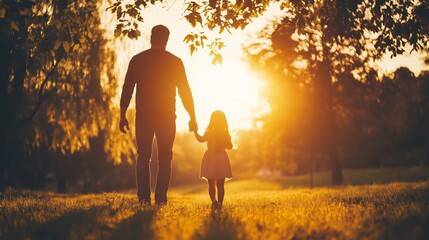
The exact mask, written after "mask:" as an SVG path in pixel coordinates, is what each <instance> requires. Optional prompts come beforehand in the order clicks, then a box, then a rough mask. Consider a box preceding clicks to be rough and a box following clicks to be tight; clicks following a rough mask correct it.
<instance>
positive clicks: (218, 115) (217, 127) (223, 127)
mask: <svg viewBox="0 0 429 240" xmlns="http://www.w3.org/2000/svg"><path fill="white" fill-rule="evenodd" d="M207 130H209V131H210V130H212V131H213V130H214V131H227V132H228V122H227V120H226V116H225V113H224V112H222V111H220V110H216V111H214V112H213V113H212V115H211V116H210V123H209V126H208V127H207Z"/></svg>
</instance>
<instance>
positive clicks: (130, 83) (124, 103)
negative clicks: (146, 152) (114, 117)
mask: <svg viewBox="0 0 429 240" xmlns="http://www.w3.org/2000/svg"><path fill="white" fill-rule="evenodd" d="M133 59H134V58H132V59H131V61H130V63H129V65H128V70H127V74H126V75H125V80H124V85H123V86H122V94H121V101H120V106H121V113H120V120H119V130H120V131H121V132H122V133H127V131H129V130H130V126H129V123H128V120H127V116H126V114H127V109H128V106H129V105H130V101H131V98H132V96H133V91H134V86H135V85H136V77H135V73H134V66H133V65H134V64H133V62H134V61H133Z"/></svg>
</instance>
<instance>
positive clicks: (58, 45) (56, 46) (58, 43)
mask: <svg viewBox="0 0 429 240" xmlns="http://www.w3.org/2000/svg"><path fill="white" fill-rule="evenodd" d="M60 46H61V42H60V41H58V40H55V42H54V50H58V48H60Z"/></svg>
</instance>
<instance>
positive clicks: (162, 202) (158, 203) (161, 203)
mask: <svg viewBox="0 0 429 240" xmlns="http://www.w3.org/2000/svg"><path fill="white" fill-rule="evenodd" d="M155 204H156V205H166V204H167V200H165V201H156V202H155Z"/></svg>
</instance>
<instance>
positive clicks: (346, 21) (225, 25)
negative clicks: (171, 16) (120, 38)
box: [110, 0, 429, 184]
mask: <svg viewBox="0 0 429 240" xmlns="http://www.w3.org/2000/svg"><path fill="white" fill-rule="evenodd" d="M156 2H161V1H156V0H154V1H150V3H151V4H156ZM278 2H280V1H268V0H265V1H264V0H258V1H250V0H245V1H235V2H234V3H233V2H232V1H228V0H213V1H208V2H207V1H202V2H195V1H186V2H185V4H186V6H187V8H186V10H185V11H184V16H185V18H186V19H187V20H188V22H189V23H190V24H191V25H192V26H193V27H197V26H199V27H202V28H203V29H207V30H210V31H216V32H218V33H222V32H223V31H225V30H226V31H230V30H233V29H243V28H245V27H246V26H247V25H248V24H249V23H250V22H251V20H252V19H254V18H257V17H259V16H260V15H261V14H262V13H263V12H264V11H265V10H266V9H267V7H268V6H269V5H270V4H271V3H278ZM121 6H122V1H119V0H118V1H117V2H116V3H115V4H113V5H112V7H111V8H110V9H111V10H112V12H114V13H116V14H117V18H118V20H119V21H120V23H118V25H117V31H116V33H117V35H121V34H125V35H128V36H129V37H138V34H134V33H131V34H130V32H132V31H133V30H132V29H135V28H136V27H137V25H134V22H133V21H141V20H142V19H143V18H142V17H141V16H140V14H139V10H140V7H145V8H147V7H149V5H148V4H147V3H146V2H145V1H134V2H133V4H127V5H126V6H125V9H126V10H124V11H123V10H122V7H121ZM279 7H280V8H281V9H282V10H284V11H285V17H284V18H283V23H282V26H284V27H285V28H287V29H288V31H290V32H291V33H293V34H297V35H298V36H299V37H301V36H302V37H303V38H304V40H305V41H304V42H306V43H307V44H308V46H307V47H309V48H311V49H307V51H306V52H307V53H308V54H307V55H305V57H306V60H307V64H309V66H308V69H309V72H310V75H311V76H310V77H311V79H312V80H313V81H314V83H315V89H317V91H318V92H319V93H318V95H319V97H320V102H321V106H322V108H325V110H324V111H323V112H322V113H323V118H324V119H325V124H326V125H325V126H324V127H325V129H326V135H325V137H326V138H327V139H328V141H327V142H329V143H330V145H329V146H327V148H326V149H327V151H328V152H329V155H330V158H331V160H332V181H333V183H334V184H341V182H342V175H341V165H340V161H339V159H338V153H337V150H336V139H335V137H336V135H337V134H336V130H335V128H336V124H335V122H334V120H335V119H334V118H333V109H332V106H333V104H332V102H331V101H332V91H333V89H332V83H333V81H336V80H337V79H336V77H339V75H340V73H342V72H346V71H345V69H344V66H343V64H345V62H344V61H343V60H345V61H348V60H350V59H351V62H350V64H351V65H352V66H353V65H354V64H355V63H356V62H355V61H353V59H355V58H353V57H349V58H347V59H341V58H340V59H337V58H336V57H337V56H339V55H340V54H343V52H341V51H349V53H350V54H349V55H350V56H353V55H357V58H360V57H364V58H371V59H377V58H380V57H381V56H383V55H384V54H385V53H390V54H391V55H392V56H396V55H398V54H402V53H404V52H405V51H406V48H407V47H408V46H411V48H412V50H415V51H418V50H425V49H426V48H427V47H428V36H429V31H428V25H429V24H428V23H429V20H428V17H427V16H428V15H429V3H428V2H427V1H423V2H419V1H411V0H401V1H396V0H385V1H375V2H373V1H368V0H345V1H336V0H319V1H317V0H316V1H315V0H307V1H299V0H290V1H282V2H281V4H280V5H279ZM129 19H131V20H129ZM204 40H205V35H204V34H198V35H196V34H194V33H190V34H188V35H187V36H186V37H185V41H186V42H188V43H190V45H189V46H190V50H191V52H192V51H194V49H195V48H198V47H200V46H202V47H204V44H203V41H204ZM216 42H219V40H218V39H215V41H212V43H213V44H209V47H210V48H211V51H210V54H211V55H213V57H214V60H213V62H214V63H217V62H221V57H220V55H219V53H218V51H219V50H220V48H221V47H223V45H222V44H216ZM304 47H306V46H305V45H304ZM358 62H360V61H358ZM353 69H354V70H358V72H361V73H364V72H365V68H364V66H353Z"/></svg>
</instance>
